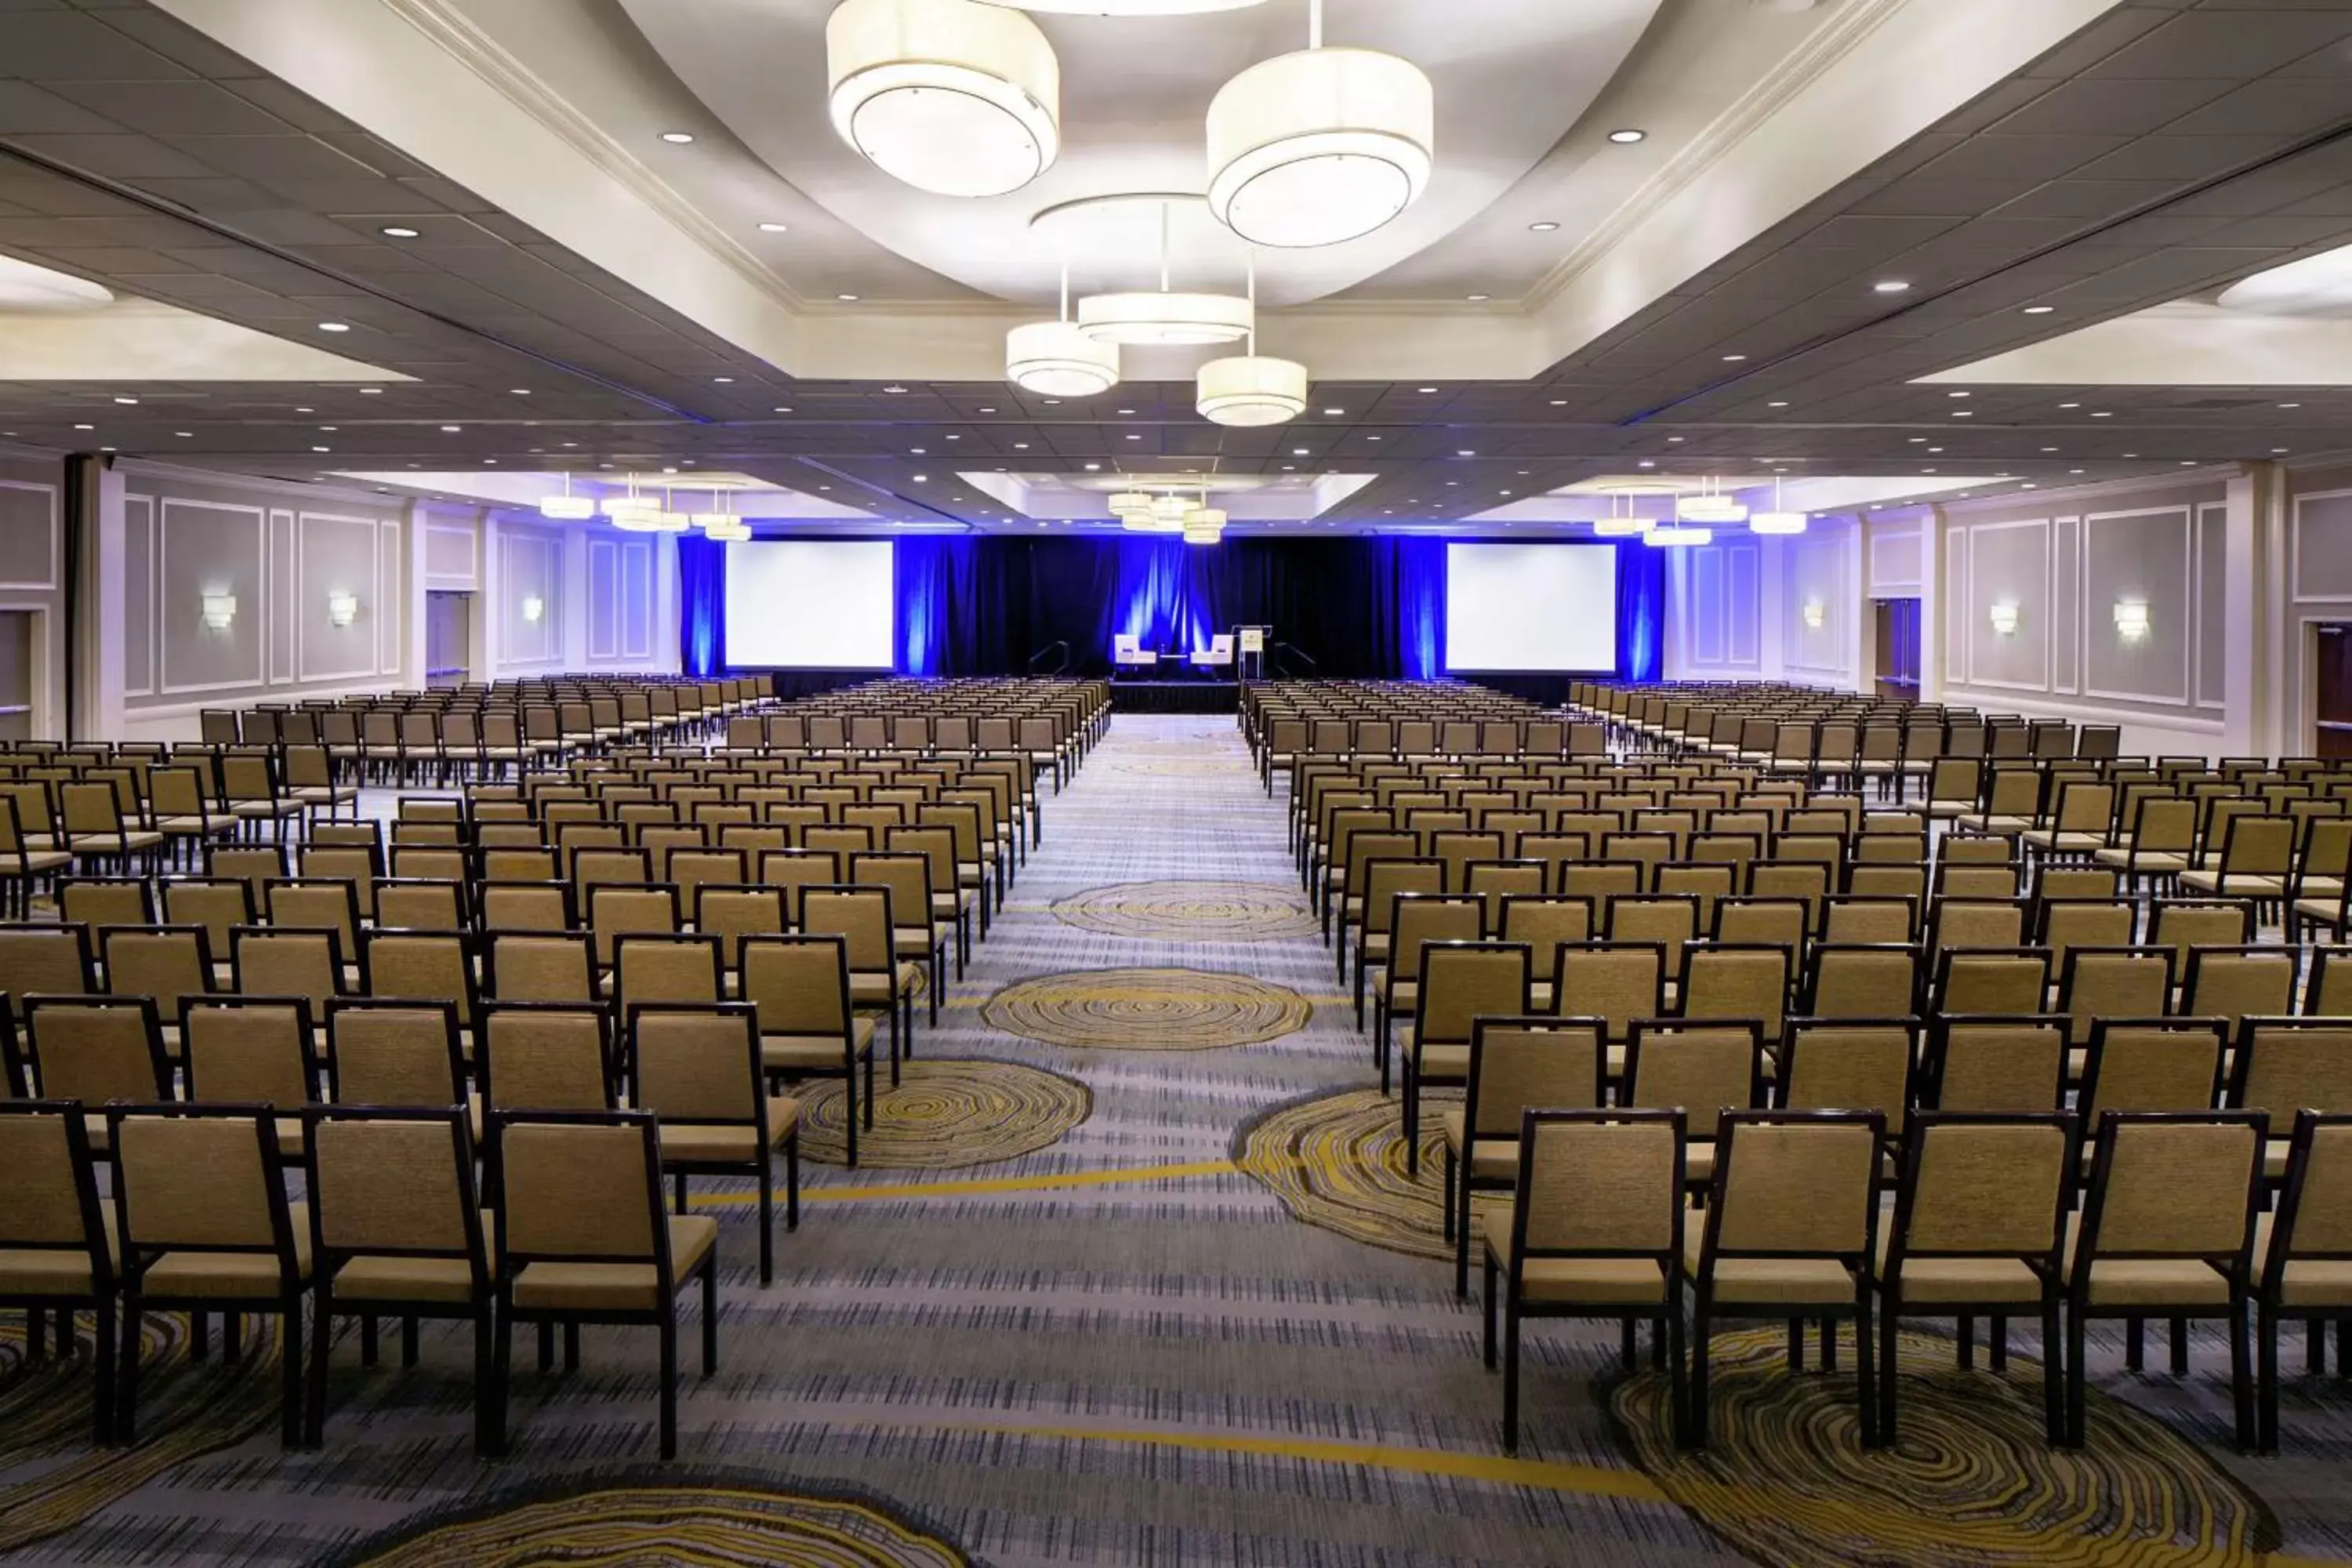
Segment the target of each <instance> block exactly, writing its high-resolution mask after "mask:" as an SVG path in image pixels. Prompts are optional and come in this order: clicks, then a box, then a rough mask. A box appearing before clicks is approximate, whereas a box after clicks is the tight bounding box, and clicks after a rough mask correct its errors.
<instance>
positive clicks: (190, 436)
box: [9, 430, 196, 441]
mask: <svg viewBox="0 0 2352 1568" xmlns="http://www.w3.org/2000/svg"><path fill="white" fill-rule="evenodd" d="M9 434H10V435H12V436H13V435H15V434H16V432H15V431H13V430H12V431H10V432H9ZM172 434H173V435H174V436H177V437H179V438H180V439H181V440H183V441H193V440H194V439H195V438H196V433H195V432H194V430H174V431H173V432H172Z"/></svg>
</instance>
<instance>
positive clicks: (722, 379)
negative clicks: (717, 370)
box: [710, 375, 735, 386]
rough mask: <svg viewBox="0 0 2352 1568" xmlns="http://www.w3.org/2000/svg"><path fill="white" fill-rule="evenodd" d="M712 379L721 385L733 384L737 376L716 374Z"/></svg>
mask: <svg viewBox="0 0 2352 1568" xmlns="http://www.w3.org/2000/svg"><path fill="white" fill-rule="evenodd" d="M710 379H711V381H712V382H713V383H715V384H718V385H719V386H732V385H734V384H735V378H734V377H733V376H731V375H714V376H712V377H711V378H710Z"/></svg>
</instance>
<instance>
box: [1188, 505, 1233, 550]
mask: <svg viewBox="0 0 2352 1568" xmlns="http://www.w3.org/2000/svg"><path fill="white" fill-rule="evenodd" d="M1224 537H1225V514H1224V510H1223V509H1222V508H1220V507H1213V506H1210V505H1209V504H1207V498H1205V497H1203V498H1202V504H1201V505H1199V506H1196V507H1191V508H1188V509H1187V510H1185V513H1184V542H1185V543H1187V544H1215V543H1217V542H1220V541H1222V540H1223V538H1224Z"/></svg>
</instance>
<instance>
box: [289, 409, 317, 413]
mask: <svg viewBox="0 0 2352 1568" xmlns="http://www.w3.org/2000/svg"><path fill="white" fill-rule="evenodd" d="M294 412H295V413H297V414H310V413H315V412H317V411H316V410H315V409H310V408H297V409H296V410H295V411H294Z"/></svg>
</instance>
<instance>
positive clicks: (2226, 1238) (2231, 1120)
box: [2073, 1111, 2269, 1298]
mask: <svg viewBox="0 0 2352 1568" xmlns="http://www.w3.org/2000/svg"><path fill="white" fill-rule="evenodd" d="M2268 1127H2269V1121H2268V1119H2267V1118H2265V1117H2263V1116H2262V1115H2261V1114H2259V1113H2258V1112H2253V1111H2207V1112H2200V1113H2181V1114H2166V1113H2110V1114H2108V1115H2105V1116H2102V1117H2101V1118H2100V1119H2099V1122H2098V1129H2099V1131H2098V1141H2097V1143H2096V1146H2095V1152H2094V1154H2093V1158H2092V1163H2091V1185H2090V1191H2089V1194H2088V1195H2087V1196H2086V1197H2085V1198H2084V1202H2083V1226H2082V1235H2081V1240H2080V1241H2079V1242H2078V1244H2077V1246H2076V1248H2075V1254H2074V1258H2075V1266H2074V1270H2073V1278H2074V1285H2075V1289H2076V1292H2077V1295H2078V1298H2079V1297H2080V1295H2081V1294H2082V1293H2083V1292H2084V1290H2085V1289H2086V1288H2094V1289H2095V1287H2093V1286H2092V1279H2093V1276H2094V1275H2095V1273H2096V1268H2095V1263H2096V1260H2097V1259H2098V1258H2103V1257H2107V1258H2200V1259H2202V1260H2204V1261H2207V1262H2210V1263H2213V1264H2215V1265H2217V1266H2221V1267H2229V1266H2232V1265H2235V1264H2238V1263H2242V1261H2243V1259H2244V1258H2245V1255H2246V1251H2247V1248H2248V1247H2249V1246H2250V1245H2251V1244H2252V1237H2253V1231H2254V1215H2255V1214H2256V1212H2257V1208H2258V1205H2260V1203H2261V1201H2262V1174H2263V1138H2264V1135H2265V1133H2266V1131H2267V1130H2268Z"/></svg>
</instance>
